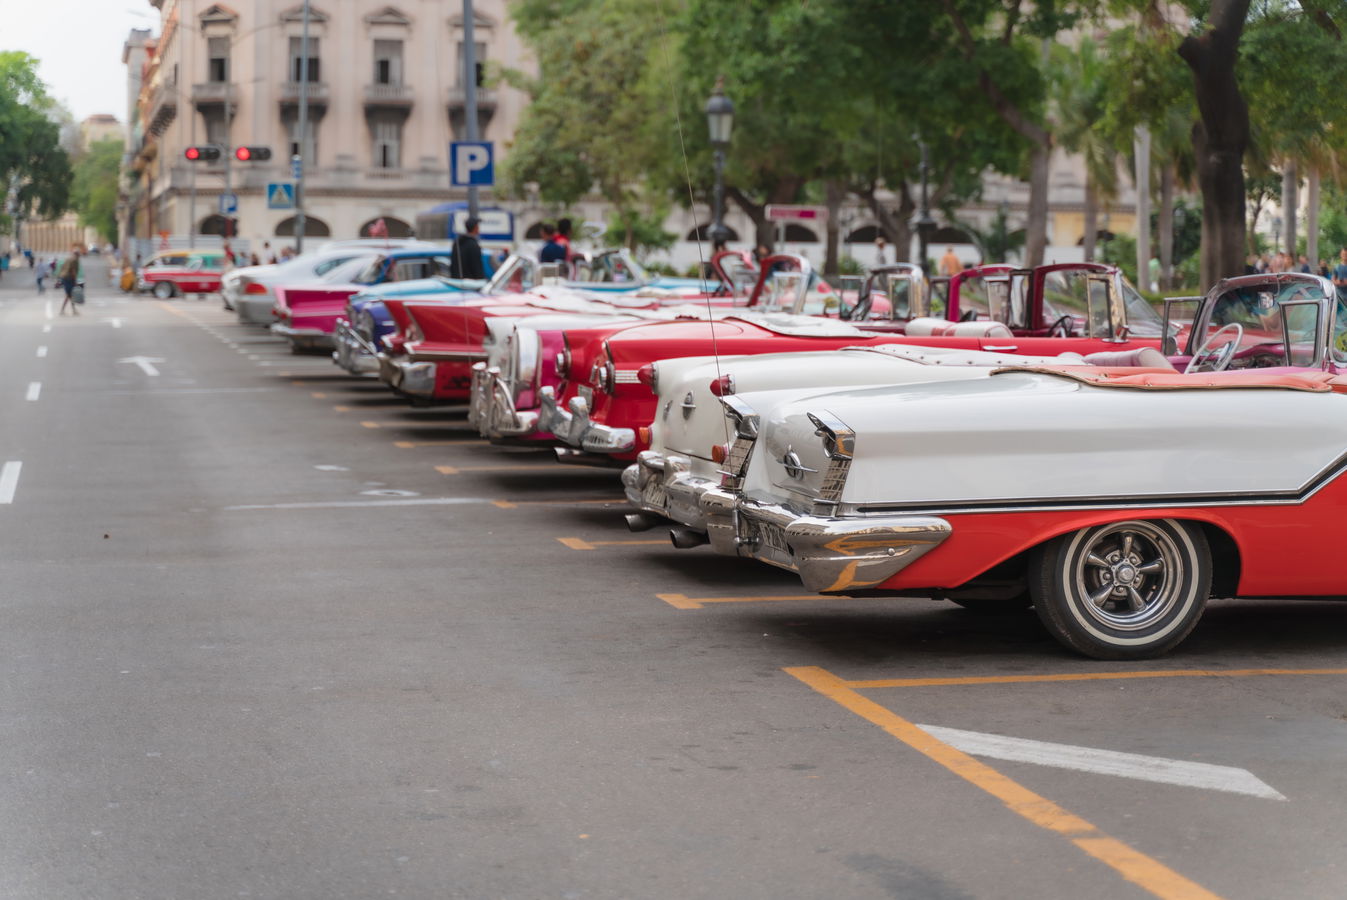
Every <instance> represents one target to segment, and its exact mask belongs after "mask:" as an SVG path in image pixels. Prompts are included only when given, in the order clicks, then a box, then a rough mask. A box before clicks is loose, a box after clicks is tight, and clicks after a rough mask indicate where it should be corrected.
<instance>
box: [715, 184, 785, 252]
mask: <svg viewBox="0 0 1347 900" xmlns="http://www.w3.org/2000/svg"><path fill="white" fill-rule="evenodd" d="M725 197H726V199H728V200H733V201H734V202H735V203H737V204H739V208H740V209H742V210H743V211H744V215H746V216H748V218H749V220H750V221H752V222H753V230H754V240H753V249H754V250H756V249H758V247H759V246H763V247H766V248H767V249H768V250H771V249H772V247H773V246H774V245H775V244H776V229H775V227H773V225H772V223H771V222H770V221H768V220H767V205H766V204H765V203H756V202H754V200H753V199H752V198H750V197H747V196H745V195H744V193H743V192H742V191H740V190H739V189H738V188H734V187H728V186H727V187H726V188H725Z"/></svg>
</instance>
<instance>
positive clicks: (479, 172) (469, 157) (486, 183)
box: [449, 141, 496, 187]
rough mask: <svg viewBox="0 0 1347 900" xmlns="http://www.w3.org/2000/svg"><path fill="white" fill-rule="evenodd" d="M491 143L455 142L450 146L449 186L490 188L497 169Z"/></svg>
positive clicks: (493, 182) (494, 181)
mask: <svg viewBox="0 0 1347 900" xmlns="http://www.w3.org/2000/svg"><path fill="white" fill-rule="evenodd" d="M491 147H492V145H491V142H490V141H454V142H453V143H452V144H450V145H449V184H450V185H452V186H453V187H490V186H491V185H493V184H495V183H496V167H495V162H494V160H493V159H492V151H491Z"/></svg>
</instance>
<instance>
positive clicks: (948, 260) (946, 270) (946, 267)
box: [940, 247, 963, 278]
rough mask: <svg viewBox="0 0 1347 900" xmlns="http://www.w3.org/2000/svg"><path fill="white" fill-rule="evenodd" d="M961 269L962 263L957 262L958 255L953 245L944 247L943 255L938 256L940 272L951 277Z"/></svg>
mask: <svg viewBox="0 0 1347 900" xmlns="http://www.w3.org/2000/svg"><path fill="white" fill-rule="evenodd" d="M962 271H963V263H961V262H959V257H958V255H957V254H956V253H955V252H954V248H953V247H946V248H945V255H944V256H942V257H940V274H941V275H945V276H948V277H950V278H953V277H954V276H955V275H958V274H959V273H960V272H962Z"/></svg>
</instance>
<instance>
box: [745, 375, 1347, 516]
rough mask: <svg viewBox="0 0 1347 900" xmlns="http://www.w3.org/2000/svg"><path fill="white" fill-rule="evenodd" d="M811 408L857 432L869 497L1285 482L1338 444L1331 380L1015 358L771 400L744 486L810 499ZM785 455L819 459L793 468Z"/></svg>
mask: <svg viewBox="0 0 1347 900" xmlns="http://www.w3.org/2000/svg"><path fill="white" fill-rule="evenodd" d="M752 397H753V395H751V394H750V395H747V396H746V397H745V399H746V400H747V402H749V403H750V404H751V403H752ZM810 413H813V414H814V415H815V416H816V417H818V416H820V415H821V414H826V416H827V417H829V418H830V419H833V420H836V421H838V422H841V423H843V424H845V426H846V427H847V428H849V429H850V430H851V431H852V432H854V434H855V445H854V446H855V452H854V458H853V459H852V461H851V463H850V464H849V471H848V472H847V475H846V481H845V488H844V489H843V491H842V493H841V495H840V497H839V498H838V499H840V500H841V502H842V503H844V504H847V505H849V506H854V507H858V508H860V509H861V510H863V511H864V510H869V511H878V510H891V509H915V508H926V509H934V508H941V507H952V508H959V507H964V508H967V507H981V506H985V505H996V504H1001V505H1012V506H1013V505H1020V506H1023V505H1053V504H1063V503H1065V504H1089V503H1091V502H1107V503H1111V504H1116V503H1117V502H1119V501H1120V500H1121V501H1124V502H1126V501H1130V500H1135V499H1138V498H1151V499H1155V498H1162V499H1163V500H1164V501H1165V502H1183V501H1192V500H1194V499H1196V500H1209V499H1210V498H1212V497H1218V498H1225V499H1226V500H1231V499H1238V498H1240V497H1245V496H1249V497H1255V496H1266V495H1269V494H1277V493H1285V494H1294V493H1295V492H1297V491H1300V490H1303V489H1304V488H1305V487H1306V486H1307V485H1309V484H1311V483H1313V482H1314V480H1315V479H1316V478H1318V477H1319V476H1320V475H1321V474H1323V473H1324V472H1326V471H1327V470H1328V469H1330V468H1331V467H1332V466H1333V465H1334V464H1335V463H1336V461H1337V460H1338V459H1339V458H1340V457H1341V456H1342V455H1343V451H1344V449H1345V448H1347V396H1343V395H1340V394H1333V393H1322V394H1320V393H1308V392H1303V391H1295V390H1268V389H1229V390H1159V391H1156V390H1141V389H1138V390H1131V389H1121V388H1109V387H1093V386H1090V385H1088V384H1085V383H1082V382H1080V381H1076V380H1073V379H1070V378H1067V377H1062V376H1058V375H1052V374H1047V373H1041V372H1023V371H1012V372H1000V373H997V374H994V375H993V376H992V377H990V378H979V379H973V380H967V381H958V382H953V381H940V382H928V383H923V384H916V385H910V386H906V387H897V388H871V389H866V390H846V391H840V392H834V393H814V394H811V395H810V396H807V397H803V398H798V399H795V400H793V401H790V402H787V403H782V404H779V405H777V406H776V407H775V408H774V409H773V410H772V412H771V413H770V415H769V416H767V417H764V420H763V427H762V434H761V436H760V437H759V439H758V447H756V448H755V450H754V455H753V462H752V465H751V466H750V471H749V477H748V481H747V482H746V485H745V487H746V489H747V490H749V491H750V492H753V493H755V494H756V493H761V494H765V495H769V496H773V497H775V498H777V499H778V500H785V501H788V502H794V503H796V504H800V503H808V502H811V501H812V500H814V499H817V498H818V497H819V491H820V488H821V486H822V479H823V475H824V473H825V472H826V470H827V468H828V465H829V459H828V458H827V456H826V454H825V452H824V449H823V446H822V440H821V439H820V438H819V437H818V436H817V435H816V431H817V430H818V429H817V426H816V425H815V424H814V422H813V421H812V420H811V419H810V418H809V414H810ZM1251 422H1253V423H1257V424H1256V427H1250V423H1251ZM790 453H794V454H796V456H797V457H798V460H799V463H800V466H802V467H803V468H812V469H818V470H819V473H818V474H812V473H808V472H806V473H804V475H803V477H800V476H799V474H798V469H797V476H796V477H792V476H790V475H789V474H787V471H786V468H787V467H786V466H785V465H784V464H783V463H782V462H781V460H783V458H784V457H786V456H787V455H788V454H790Z"/></svg>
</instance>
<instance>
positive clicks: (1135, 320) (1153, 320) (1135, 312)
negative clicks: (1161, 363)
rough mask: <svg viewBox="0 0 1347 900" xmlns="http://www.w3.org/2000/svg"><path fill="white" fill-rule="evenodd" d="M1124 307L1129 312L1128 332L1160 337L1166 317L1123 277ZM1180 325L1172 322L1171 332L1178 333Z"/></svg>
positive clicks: (1141, 335)
mask: <svg viewBox="0 0 1347 900" xmlns="http://www.w3.org/2000/svg"><path fill="white" fill-rule="evenodd" d="M1121 280H1122V295H1123V309H1124V310H1125V311H1126V314H1127V333H1128V334H1129V335H1131V336H1132V337H1159V336H1160V334H1161V332H1162V331H1163V329H1164V327H1165V321H1164V317H1163V316H1161V315H1160V314H1159V313H1158V312H1156V311H1155V307H1154V306H1151V305H1150V303H1149V302H1147V300H1146V298H1145V297H1143V296H1141V294H1140V293H1138V292H1137V289H1136V288H1134V287H1132V285H1131V283H1130V282H1129V281H1128V280H1127V279H1126V278H1123V279H1121ZM1178 330H1179V326H1177V325H1174V324H1171V325H1170V326H1169V333H1170V334H1171V335H1172V334H1177V333H1178Z"/></svg>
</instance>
